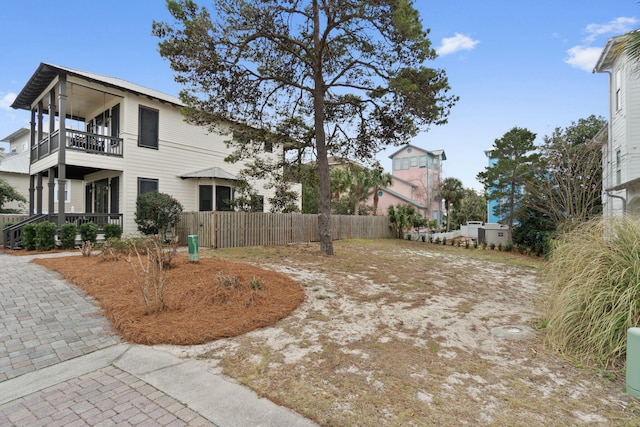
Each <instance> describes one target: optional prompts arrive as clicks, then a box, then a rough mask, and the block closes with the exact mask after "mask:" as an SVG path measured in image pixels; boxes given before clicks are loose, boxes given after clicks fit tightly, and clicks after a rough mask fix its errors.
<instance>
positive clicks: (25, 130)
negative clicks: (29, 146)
mask: <svg viewBox="0 0 640 427" xmlns="http://www.w3.org/2000/svg"><path fill="white" fill-rule="evenodd" d="M29 132H31V131H30V130H29V129H28V128H20V129H18V130H17V131H15V132H13V133H12V134H11V135H8V136H5V137H4V138H2V139H0V141H2V142H11V141H13V140H16V139H18V138H20V137H22V136H25V135H29Z"/></svg>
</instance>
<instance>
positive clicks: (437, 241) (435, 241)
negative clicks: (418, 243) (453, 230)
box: [433, 237, 440, 245]
mask: <svg viewBox="0 0 640 427" xmlns="http://www.w3.org/2000/svg"><path fill="white" fill-rule="evenodd" d="M433 242H434V243H435V244H436V245H439V244H440V237H436V240H434V241H433Z"/></svg>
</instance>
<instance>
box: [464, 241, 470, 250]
mask: <svg viewBox="0 0 640 427" xmlns="http://www.w3.org/2000/svg"><path fill="white" fill-rule="evenodd" d="M464 247H465V249H469V241H468V240H466V241H465V242H464Z"/></svg>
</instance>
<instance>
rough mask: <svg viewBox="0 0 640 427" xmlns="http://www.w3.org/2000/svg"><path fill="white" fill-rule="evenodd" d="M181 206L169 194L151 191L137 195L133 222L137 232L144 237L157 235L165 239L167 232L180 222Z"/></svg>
mask: <svg viewBox="0 0 640 427" xmlns="http://www.w3.org/2000/svg"><path fill="white" fill-rule="evenodd" d="M181 212H182V205H181V204H180V202H178V201H177V200H176V199H174V198H173V197H171V196H170V195H169V194H165V193H159V192H157V191H152V192H150V193H143V194H140V195H138V199H137V200H136V214H135V221H136V224H138V230H139V231H140V232H141V233H143V234H146V235H154V234H158V235H160V237H161V238H162V241H166V239H167V230H168V229H169V228H171V227H173V226H175V225H176V224H177V223H178V221H179V220H180V213H181Z"/></svg>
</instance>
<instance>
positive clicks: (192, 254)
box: [187, 234, 198, 262]
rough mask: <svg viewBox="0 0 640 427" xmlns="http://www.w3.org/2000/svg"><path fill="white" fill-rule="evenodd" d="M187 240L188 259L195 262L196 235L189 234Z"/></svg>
mask: <svg viewBox="0 0 640 427" xmlns="http://www.w3.org/2000/svg"><path fill="white" fill-rule="evenodd" d="M187 241H188V242H189V261H191V262H196V261H198V235H197V234H189V236H188V237H187Z"/></svg>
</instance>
